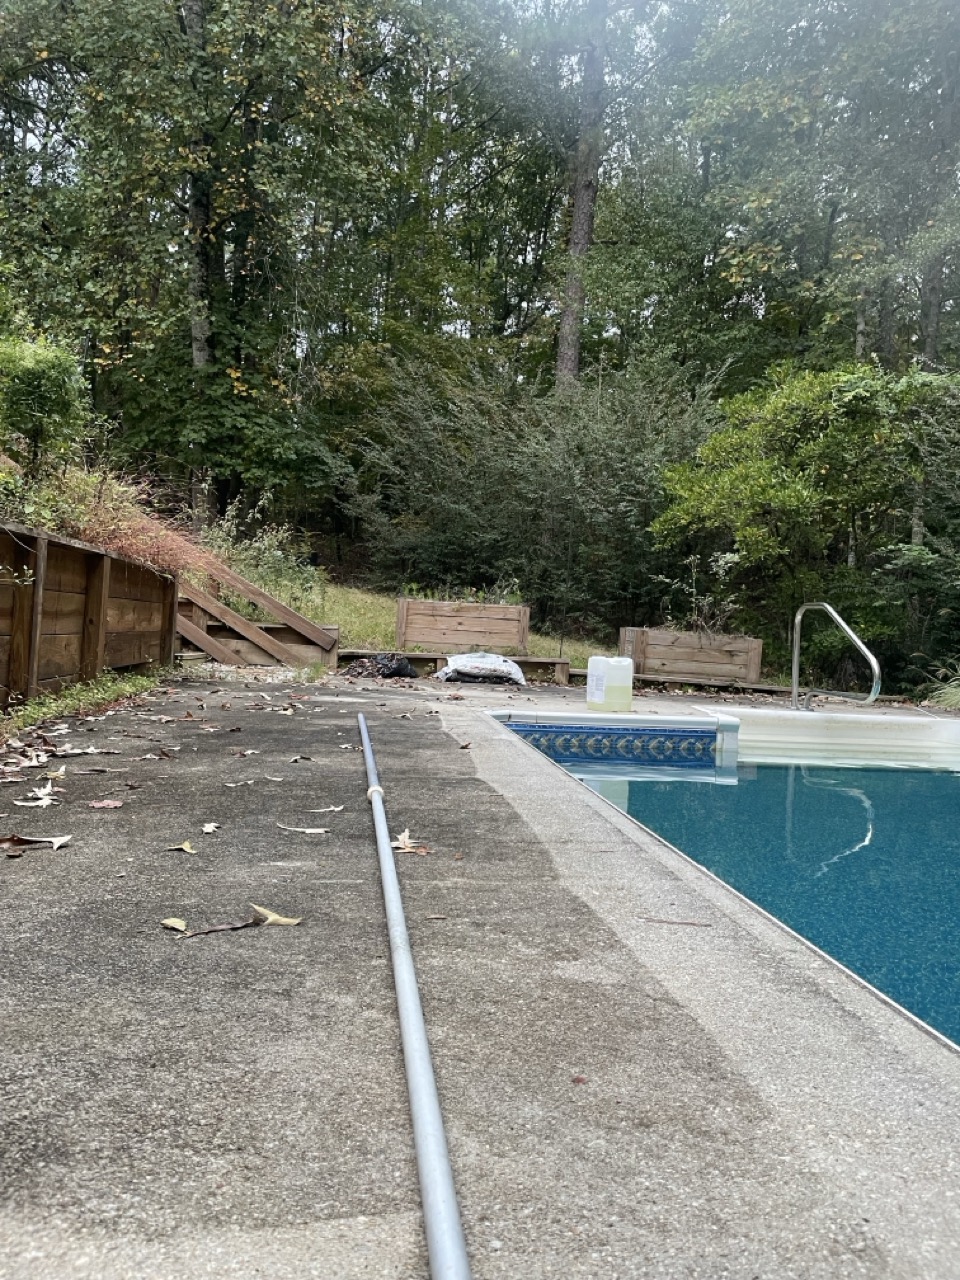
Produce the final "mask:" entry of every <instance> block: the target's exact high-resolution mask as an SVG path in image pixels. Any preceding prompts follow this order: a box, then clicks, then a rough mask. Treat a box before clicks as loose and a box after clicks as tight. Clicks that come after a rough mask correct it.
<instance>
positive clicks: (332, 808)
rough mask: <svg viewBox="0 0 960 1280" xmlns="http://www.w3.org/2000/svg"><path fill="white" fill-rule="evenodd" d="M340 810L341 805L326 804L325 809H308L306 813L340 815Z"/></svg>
mask: <svg viewBox="0 0 960 1280" xmlns="http://www.w3.org/2000/svg"><path fill="white" fill-rule="evenodd" d="M342 809H343V805H342V804H328V805H327V807H326V808H325V809H308V810H307V813H340V812H341V811H342Z"/></svg>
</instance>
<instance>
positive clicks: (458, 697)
mask: <svg viewBox="0 0 960 1280" xmlns="http://www.w3.org/2000/svg"><path fill="white" fill-rule="evenodd" d="M447 701H448V702H462V701H463V694H462V693H448V694H447Z"/></svg>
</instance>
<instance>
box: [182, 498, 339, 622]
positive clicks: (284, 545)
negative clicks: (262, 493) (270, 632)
mask: <svg viewBox="0 0 960 1280" xmlns="http://www.w3.org/2000/svg"><path fill="white" fill-rule="evenodd" d="M200 542H201V545H202V546H203V548H205V549H206V550H207V551H209V552H212V553H213V555H215V556H216V557H217V558H218V559H219V560H222V561H223V563H224V564H226V565H228V566H229V567H230V568H231V569H233V570H234V571H235V572H236V573H239V574H240V575H241V576H242V577H244V578H247V579H248V580H249V581H250V582H253V583H254V584H255V585H256V586H258V587H261V588H262V589H263V590H264V591H267V592H269V594H270V595H272V596H275V597H276V598H277V599H278V600H280V601H282V603H283V604H285V605H289V607H290V608H291V609H296V610H297V612H298V613H302V614H304V615H305V616H306V617H308V618H313V619H314V620H315V621H317V622H322V621H326V619H325V618H324V617H323V613H324V608H325V604H326V591H327V586H328V581H329V580H328V578H327V575H326V572H325V571H324V570H323V569H321V568H318V567H316V566H314V565H311V564H310V563H309V562H308V561H307V558H306V557H307V547H306V544H305V543H304V541H303V539H302V538H301V537H300V536H299V535H298V534H297V532H296V530H294V529H292V528H290V527H289V526H288V525H279V524H271V523H269V522H267V521H265V520H264V519H263V504H260V506H258V507H257V508H255V510H254V511H253V512H252V513H249V514H247V515H246V516H244V515H242V514H241V511H240V504H239V503H236V502H235V503H232V504H231V505H230V506H229V507H228V508H227V511H226V514H225V515H223V516H222V517H221V518H220V519H219V520H216V521H214V523H213V524H210V525H208V526H207V527H206V528H205V529H204V530H203V531H202V532H201V534H200ZM225 596H226V597H227V598H229V603H230V606H231V608H233V609H236V610H237V612H238V613H245V614H248V615H249V616H251V617H253V616H257V615H256V611H255V610H251V607H250V605H249V604H248V603H247V602H246V601H243V600H238V599H235V598H233V597H230V593H229V592H226V593H225Z"/></svg>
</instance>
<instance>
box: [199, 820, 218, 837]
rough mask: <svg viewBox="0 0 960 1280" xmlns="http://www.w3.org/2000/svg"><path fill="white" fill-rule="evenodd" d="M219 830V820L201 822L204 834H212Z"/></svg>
mask: <svg viewBox="0 0 960 1280" xmlns="http://www.w3.org/2000/svg"><path fill="white" fill-rule="evenodd" d="M219 830H220V823H219V822H205V823H204V824H203V834H204V835H205V836H212V835H213V833H214V832H215V831H219Z"/></svg>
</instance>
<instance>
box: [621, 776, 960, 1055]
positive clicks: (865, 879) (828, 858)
mask: <svg viewBox="0 0 960 1280" xmlns="http://www.w3.org/2000/svg"><path fill="white" fill-rule="evenodd" d="M619 790H620V793H621V795H623V794H626V795H627V796H628V800H627V803H626V806H625V807H626V809H627V812H628V813H629V814H630V815H631V816H632V817H634V818H636V819H638V820H639V821H640V822H642V823H643V824H644V825H645V826H647V827H650V828H651V829H652V830H653V831H655V832H657V833H658V834H659V835H661V836H662V837H663V838H664V839H665V840H668V841H669V842H670V843H671V844H673V845H675V846H676V847H677V848H678V849H681V850H682V851H683V852H684V853H686V854H688V855H689V856H690V857H691V858H693V859H694V860H695V861H697V862H699V863H701V864H702V865H703V866H705V867H707V868H708V869H709V870H710V871H712V872H714V874H715V875H717V876H719V877H720V878H721V879H722V880H725V881H726V882H727V883H728V884H730V885H732V886H733V887H734V888H735V889H738V890H739V891H740V892H741V893H742V894H744V895H745V896H746V897H748V898H750V899H752V900H753V901H754V902H756V903H758V904H759V905H760V906H761V907H764V908H765V909H766V910H767V911H769V912H770V913H771V915H774V916H776V917H777V918H778V919H780V920H782V921H783V922H784V923H785V924H788V925H789V926H790V927H791V928H792V929H795V930H796V931H797V933H799V934H802V935H803V937H805V938H808V939H809V940H810V941H811V942H814V943H816V945H817V946H818V947H821V948H822V949H823V950H824V951H826V952H827V953H828V954H829V955H831V956H833V957H834V958H835V959H837V960H839V961H840V962H841V963H842V964H844V965H846V966H847V968H849V969H852V970H853V971H854V972H855V973H858V974H859V975H860V976H861V977H863V978H865V979H866V980H867V981H868V982H870V983H872V984H873V986H875V987H878V988H879V989H880V990H881V991H883V992H885V993H886V994H887V995H888V996H890V997H892V999H894V1000H896V1001H897V1002H898V1003H899V1004H901V1005H903V1006H904V1007H905V1008H907V1009H909V1010H910V1011H911V1012H912V1013H915V1014H916V1015H917V1016H918V1017H920V1018H922V1019H923V1020H924V1022H927V1023H929V1024H930V1025H931V1026H933V1027H936V1028H937V1030H938V1031H941V1032H943V1034H944V1035H946V1036H949V1037H950V1039H951V1040H954V1041H957V1042H960V933H958V930H960V776H958V775H956V774H952V773H941V772H934V771H931V770H921V769H829V768H821V767H813V766H808V765H753V766H749V765H746V766H745V765H741V766H740V768H739V772H738V780H737V784H736V785H726V786H721V785H715V784H712V783H709V782H697V781H671V782H659V781H654V780H651V779H649V778H645V779H643V780H642V781H640V780H638V781H633V780H631V781H630V782H629V784H628V789H627V788H623V787H621V788H620V789H619Z"/></svg>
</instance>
